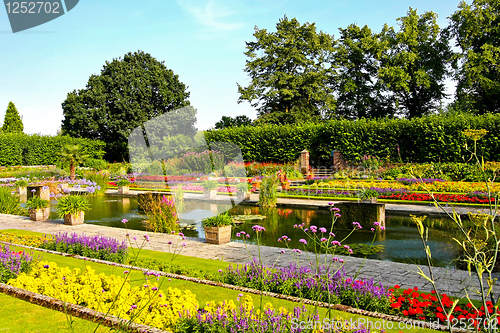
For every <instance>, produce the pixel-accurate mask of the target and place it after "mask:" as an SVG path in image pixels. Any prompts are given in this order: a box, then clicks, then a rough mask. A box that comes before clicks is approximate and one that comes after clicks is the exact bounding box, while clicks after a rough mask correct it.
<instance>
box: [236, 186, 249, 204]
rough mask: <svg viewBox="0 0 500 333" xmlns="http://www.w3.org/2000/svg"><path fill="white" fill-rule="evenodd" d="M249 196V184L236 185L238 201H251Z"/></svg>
mask: <svg viewBox="0 0 500 333" xmlns="http://www.w3.org/2000/svg"><path fill="white" fill-rule="evenodd" d="M249 197H250V196H249V195H248V184H247V182H243V183H239V184H238V185H236V199H238V200H240V201H241V200H245V199H249Z"/></svg>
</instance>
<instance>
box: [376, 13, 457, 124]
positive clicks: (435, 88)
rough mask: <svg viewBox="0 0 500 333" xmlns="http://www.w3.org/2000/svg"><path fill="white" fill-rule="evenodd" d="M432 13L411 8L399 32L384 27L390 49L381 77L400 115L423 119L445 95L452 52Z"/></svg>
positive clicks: (435, 108) (446, 37) (402, 20)
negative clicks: (445, 82) (391, 94)
mask: <svg viewBox="0 0 500 333" xmlns="http://www.w3.org/2000/svg"><path fill="white" fill-rule="evenodd" d="M436 19H437V15H436V14H435V13H433V12H425V13H424V14H422V15H418V14H417V10H415V9H412V8H411V7H410V9H409V10H408V12H407V15H406V16H403V17H401V18H399V19H398V21H399V22H400V29H399V31H397V32H395V31H394V30H393V28H387V27H386V28H384V30H385V34H384V35H382V38H383V39H385V40H386V41H387V42H388V43H389V48H388V50H387V52H385V54H383V55H382V68H381V70H380V73H379V76H380V78H381V79H382V81H383V82H384V83H385V84H386V85H387V87H388V89H389V90H390V91H391V92H392V93H393V94H394V95H395V97H396V99H397V102H398V104H399V107H400V113H402V114H403V115H404V116H406V117H407V118H413V117H421V116H423V115H426V114H429V113H431V112H432V111H435V110H437V108H438V106H439V104H440V102H441V100H442V99H443V98H444V97H445V96H446V95H445V85H444V80H445V79H446V77H447V75H448V69H447V68H448V63H449V61H450V59H451V55H452V53H451V49H450V45H449V44H448V36H447V34H446V33H445V32H444V31H443V30H442V29H441V28H440V27H439V25H438V24H437V22H436Z"/></svg>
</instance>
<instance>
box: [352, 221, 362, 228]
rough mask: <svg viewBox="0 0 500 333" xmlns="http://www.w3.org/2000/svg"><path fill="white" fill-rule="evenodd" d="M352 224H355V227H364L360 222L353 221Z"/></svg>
mask: <svg viewBox="0 0 500 333" xmlns="http://www.w3.org/2000/svg"><path fill="white" fill-rule="evenodd" d="M352 224H353V225H354V227H355V228H358V229H363V227H362V226H361V224H360V223H359V222H352Z"/></svg>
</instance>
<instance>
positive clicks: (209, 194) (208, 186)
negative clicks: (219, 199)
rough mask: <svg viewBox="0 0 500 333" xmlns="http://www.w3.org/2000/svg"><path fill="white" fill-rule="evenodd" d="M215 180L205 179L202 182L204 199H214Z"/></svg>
mask: <svg viewBox="0 0 500 333" xmlns="http://www.w3.org/2000/svg"><path fill="white" fill-rule="evenodd" d="M217 186H218V184H217V182H216V181H215V180H213V179H209V180H206V181H205V182H204V183H203V196H204V197H205V199H215V196H216V195H217Z"/></svg>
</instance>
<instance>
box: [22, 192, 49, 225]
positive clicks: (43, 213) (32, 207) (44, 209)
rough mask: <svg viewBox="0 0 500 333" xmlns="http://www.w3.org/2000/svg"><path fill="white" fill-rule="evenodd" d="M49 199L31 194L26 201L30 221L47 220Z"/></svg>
mask: <svg viewBox="0 0 500 333" xmlns="http://www.w3.org/2000/svg"><path fill="white" fill-rule="evenodd" d="M49 206H50V201H49V200H45V199H42V198H40V197H38V196H36V195H35V196H33V197H31V198H30V199H28V201H27V202H26V208H28V211H29V213H30V220H32V221H47V220H48V219H49V215H50V207H49Z"/></svg>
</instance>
